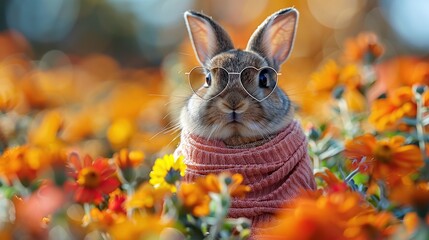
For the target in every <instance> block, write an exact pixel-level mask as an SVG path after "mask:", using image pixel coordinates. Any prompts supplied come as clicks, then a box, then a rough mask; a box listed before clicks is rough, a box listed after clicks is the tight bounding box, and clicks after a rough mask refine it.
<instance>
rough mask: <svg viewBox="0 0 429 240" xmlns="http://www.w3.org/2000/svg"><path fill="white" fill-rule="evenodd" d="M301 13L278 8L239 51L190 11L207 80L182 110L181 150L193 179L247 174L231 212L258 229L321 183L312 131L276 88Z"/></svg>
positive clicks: (213, 25)
mask: <svg viewBox="0 0 429 240" xmlns="http://www.w3.org/2000/svg"><path fill="white" fill-rule="evenodd" d="M298 15H299V14H298V11H297V10H296V9H295V8H287V9H283V10H280V11H278V12H276V13H274V14H273V15H271V16H270V17H268V18H267V19H266V20H265V21H264V22H263V23H262V24H261V25H260V26H259V27H258V28H257V29H256V31H255V32H254V33H253V35H252V36H251V38H250V40H249V42H248V45H247V47H246V49H245V50H240V49H235V48H234V46H233V44H232V41H231V39H230V37H229V36H228V34H227V33H226V32H225V30H224V29H223V28H222V27H221V26H220V25H218V24H217V23H216V22H215V21H213V20H212V19H211V18H210V17H208V16H206V15H204V14H201V13H197V12H193V11H188V12H186V13H185V14H184V16H185V22H186V26H187V30H188V32H189V36H190V39H191V42H192V45H193V48H194V51H195V54H196V57H197V59H198V61H199V63H200V64H201V66H203V68H202V69H203V71H204V72H203V74H204V78H205V79H204V81H205V83H203V85H202V86H199V87H198V88H196V89H195V90H194V94H193V95H192V96H191V97H190V98H189V99H188V100H187V102H186V104H185V106H184V107H183V109H182V110H181V115H180V124H181V127H182V133H181V142H180V145H179V147H178V148H177V150H176V154H180V155H183V156H184V157H185V164H186V165H187V171H186V175H185V180H187V181H193V180H195V179H196V178H198V177H201V176H204V175H207V174H209V173H215V174H218V173H221V172H225V171H227V172H230V173H240V174H242V175H243V177H244V183H245V184H247V185H249V186H250V187H251V192H250V193H248V194H247V195H246V197H245V198H244V199H233V201H232V205H231V209H230V212H229V216H230V217H234V218H238V217H247V218H249V219H251V220H252V224H253V226H254V227H255V228H256V227H258V226H262V225H263V224H267V223H272V222H273V221H274V219H275V218H274V215H275V213H276V212H277V211H278V210H279V209H280V208H281V207H282V206H283V205H284V204H285V203H287V202H288V201H290V200H291V199H292V198H293V197H295V196H296V195H297V194H298V193H299V192H300V191H301V189H315V187H316V185H315V181H314V177H313V172H312V167H311V163H310V159H309V157H308V152H307V140H306V137H305V135H304V134H303V131H302V129H301V127H300V125H299V123H298V122H297V121H296V120H294V118H293V115H294V111H293V110H294V108H293V105H292V103H291V101H290V100H289V98H288V96H287V95H286V93H285V92H283V91H282V90H281V89H280V88H279V87H277V77H278V74H279V73H278V71H279V69H280V65H281V64H282V63H283V62H284V61H285V60H286V59H287V58H288V57H289V55H290V53H291V50H292V46H293V43H294V39H295V34H296V28H297V22H298ZM190 74H191V73H190ZM190 77H191V75H190ZM190 80H191V79H190Z"/></svg>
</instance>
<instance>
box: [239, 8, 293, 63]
mask: <svg viewBox="0 0 429 240" xmlns="http://www.w3.org/2000/svg"><path fill="white" fill-rule="evenodd" d="M298 15H299V14H298V11H297V10H296V9H295V8H286V9H283V10H280V11H278V12H276V13H274V14H273V15H271V16H270V17H268V18H267V19H266V20H265V21H264V22H263V23H262V24H261V25H260V26H259V27H258V28H257V29H256V31H255V32H254V33H253V35H252V36H251V37H250V40H249V43H248V44H247V50H249V51H253V52H256V53H258V54H259V55H261V56H262V57H264V58H265V59H266V60H268V62H269V63H270V65H271V66H272V67H274V68H275V69H278V68H279V67H280V65H281V64H282V63H283V62H284V61H285V60H286V59H287V58H288V57H289V55H290V52H291V50H292V47H293V42H294V40H295V32H296V27H297V24H298Z"/></svg>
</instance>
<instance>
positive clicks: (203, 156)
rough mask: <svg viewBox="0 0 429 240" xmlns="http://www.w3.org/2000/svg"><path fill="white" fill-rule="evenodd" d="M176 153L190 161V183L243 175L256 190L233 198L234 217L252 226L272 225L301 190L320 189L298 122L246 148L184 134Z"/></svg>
mask: <svg viewBox="0 0 429 240" xmlns="http://www.w3.org/2000/svg"><path fill="white" fill-rule="evenodd" d="M176 153H177V154H181V155H183V156H184V157H185V163H186V165H187V170H186V176H185V180H187V181H193V180H195V179H196V178H198V177H201V176H204V175H207V174H209V173H214V174H218V173H221V172H230V173H240V174H242V175H243V177H244V184H246V185H249V186H250V187H251V192H250V193H248V194H247V195H246V198H244V199H233V200H232V204H231V209H230V212H229V216H230V217H233V218H238V217H246V218H249V219H250V220H252V225H253V226H255V225H258V224H259V223H266V222H268V221H270V220H271V219H272V217H273V214H274V213H276V212H277V211H278V210H279V209H280V208H281V207H282V206H284V204H285V203H287V202H288V201H290V200H291V199H292V198H293V197H295V196H296V195H297V194H298V193H299V192H300V190H301V189H303V188H305V189H315V188H316V183H315V181H314V177H313V172H312V167H311V164H310V159H309V156H308V152H307V141H306V137H305V135H304V133H303V131H302V129H301V127H300V125H299V123H298V122H296V121H293V122H292V123H290V124H289V125H288V126H287V127H286V128H285V129H284V130H283V131H282V132H280V133H279V134H278V135H277V136H275V137H274V138H273V139H271V140H270V141H268V142H266V143H264V144H263V145H261V146H257V147H254V148H245V149H236V148H228V147H227V146H226V145H225V144H224V143H223V142H222V141H218V140H211V141H207V140H206V139H203V138H200V137H197V136H194V135H191V134H188V133H185V132H182V136H181V143H180V145H179V148H178V149H177V152H176Z"/></svg>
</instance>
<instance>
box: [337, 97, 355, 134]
mask: <svg viewBox="0 0 429 240" xmlns="http://www.w3.org/2000/svg"><path fill="white" fill-rule="evenodd" d="M338 108H339V110H340V116H341V120H342V121H343V125H344V130H345V134H346V137H350V138H352V137H353V136H354V130H353V123H352V120H351V118H350V114H349V109H348V107H347V102H346V101H345V100H344V99H343V98H341V99H339V100H338Z"/></svg>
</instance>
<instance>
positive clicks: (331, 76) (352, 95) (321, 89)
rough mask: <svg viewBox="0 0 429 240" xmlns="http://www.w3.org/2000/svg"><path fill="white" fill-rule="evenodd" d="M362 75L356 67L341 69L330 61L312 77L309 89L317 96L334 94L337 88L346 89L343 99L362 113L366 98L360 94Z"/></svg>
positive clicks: (353, 108)
mask: <svg viewBox="0 0 429 240" xmlns="http://www.w3.org/2000/svg"><path fill="white" fill-rule="evenodd" d="M361 79H362V77H361V75H360V73H359V69H358V68H357V66H355V65H347V66H345V67H340V66H338V64H337V63H336V62H335V61H333V60H329V61H328V62H327V63H326V64H325V65H324V66H323V68H322V69H321V70H320V71H319V72H316V73H314V74H313V75H312V76H311V80H310V82H309V89H311V90H312V91H314V92H315V93H316V94H318V95H319V94H321V93H328V94H329V95H331V94H332V92H333V91H334V89H335V88H337V87H339V86H342V87H344V94H343V98H344V99H345V100H346V101H347V104H348V106H349V107H350V109H351V110H353V111H362V110H363V109H364V108H365V98H364V96H363V95H362V94H361V93H360V92H359V89H358V88H359V87H360V85H361Z"/></svg>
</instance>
